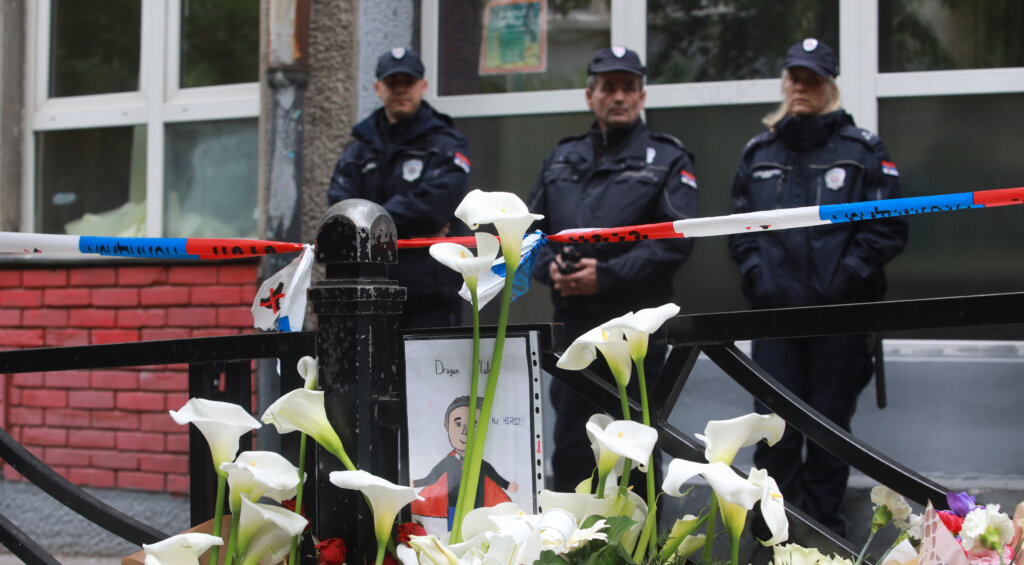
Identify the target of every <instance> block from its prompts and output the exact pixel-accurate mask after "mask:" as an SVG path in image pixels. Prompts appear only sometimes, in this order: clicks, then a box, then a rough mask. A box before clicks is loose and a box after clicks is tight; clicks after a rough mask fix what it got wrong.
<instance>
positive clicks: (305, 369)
mask: <svg viewBox="0 0 1024 565" xmlns="http://www.w3.org/2000/svg"><path fill="white" fill-rule="evenodd" d="M297 368H298V371H299V376H300V377H302V381H303V382H304V383H306V384H305V385H304V386H303V388H305V389H307V390H316V388H317V386H318V385H319V382H318V381H319V375H320V369H319V368H318V367H317V360H316V358H315V357H310V356H309V355H306V356H305V357H303V358H302V359H299V364H298V367H297Z"/></svg>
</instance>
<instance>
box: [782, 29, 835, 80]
mask: <svg viewBox="0 0 1024 565" xmlns="http://www.w3.org/2000/svg"><path fill="white" fill-rule="evenodd" d="M792 67H807V68H808V69H811V70H812V71H814V72H815V74H817V75H818V76H823V77H832V78H835V77H837V76H839V61H838V60H837V59H836V52H835V51H833V50H832V48H831V47H829V46H828V45H825V44H824V43H822V42H820V41H818V40H817V39H814V38H813V37H809V38H807V39H805V40H803V41H801V42H800V43H797V44H796V45H794V46H792V47H790V48H789V51H786V62H785V63H784V64H783V68H786V69H789V68H792Z"/></svg>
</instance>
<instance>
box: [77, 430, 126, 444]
mask: <svg viewBox="0 0 1024 565" xmlns="http://www.w3.org/2000/svg"><path fill="white" fill-rule="evenodd" d="M114 434H115V432H113V431H108V430H68V447H83V448H89V449H114V447H115V446H116V445H117V436H115V435H114Z"/></svg>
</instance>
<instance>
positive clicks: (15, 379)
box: [11, 373, 43, 388]
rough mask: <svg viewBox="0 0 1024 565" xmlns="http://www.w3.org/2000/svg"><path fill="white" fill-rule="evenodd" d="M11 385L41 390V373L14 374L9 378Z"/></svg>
mask: <svg viewBox="0 0 1024 565" xmlns="http://www.w3.org/2000/svg"><path fill="white" fill-rule="evenodd" d="M11 384H12V385H14V386H18V387H25V388H41V387H42V386H43V373H15V374H14V375H12V376H11Z"/></svg>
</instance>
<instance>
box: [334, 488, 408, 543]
mask: <svg viewBox="0 0 1024 565" xmlns="http://www.w3.org/2000/svg"><path fill="white" fill-rule="evenodd" d="M330 481H331V482H332V483H333V484H334V485H335V486H337V487H340V488H344V489H353V490H358V491H360V492H362V493H363V495H365V496H366V500H368V501H369V503H370V509H371V510H372V511H373V527H374V531H375V532H376V534H377V543H378V544H386V543H387V541H388V538H389V537H390V536H391V526H393V525H394V523H395V516H397V515H398V511H399V510H401V509H402V508H404V507H405V506H406V505H407V504H409V503H410V502H412V501H413V500H424V499H423V497H421V496H419V495H418V494H416V491H415V490H413V489H412V487H407V486H399V485H396V484H394V483H392V482H391V481H388V480H385V479H382V478H380V477H377V476H374V475H371V474H370V473H367V472H366V471H334V472H332V473H331V475H330Z"/></svg>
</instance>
